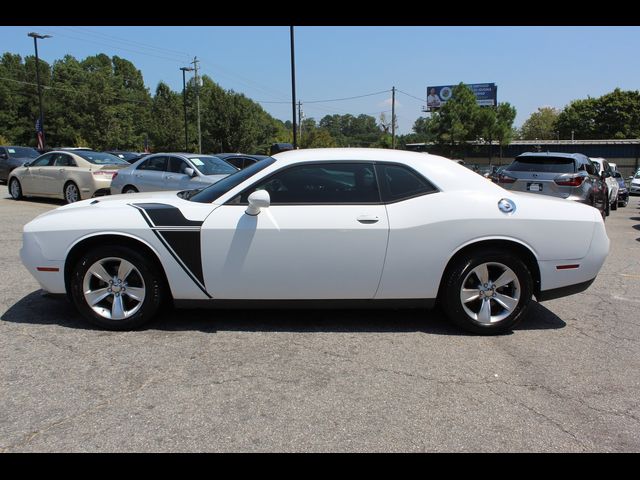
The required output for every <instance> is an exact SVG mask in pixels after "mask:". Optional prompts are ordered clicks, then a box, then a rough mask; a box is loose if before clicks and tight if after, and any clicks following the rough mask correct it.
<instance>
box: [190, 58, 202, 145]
mask: <svg viewBox="0 0 640 480" xmlns="http://www.w3.org/2000/svg"><path fill="white" fill-rule="evenodd" d="M199 62H200V60H198V57H193V62H191V63H193V69H194V70H195V80H196V105H197V109H198V153H202V130H201V129H200V77H198V63H199Z"/></svg>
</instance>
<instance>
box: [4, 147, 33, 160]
mask: <svg viewBox="0 0 640 480" xmlns="http://www.w3.org/2000/svg"><path fill="white" fill-rule="evenodd" d="M7 153H8V154H9V156H10V157H22V158H25V157H26V158H37V157H39V156H40V154H39V153H38V151H37V150H34V149H33V148H28V147H7Z"/></svg>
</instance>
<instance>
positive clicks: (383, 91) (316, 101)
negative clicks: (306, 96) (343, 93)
mask: <svg viewBox="0 0 640 480" xmlns="http://www.w3.org/2000/svg"><path fill="white" fill-rule="evenodd" d="M390 91H391V90H382V91H380V92H374V93H366V94H364V95H357V96H355V97H344V98H330V99H327V100H310V101H307V102H304V103H327V102H341V101H343V100H353V99H355V98H363V97H372V96H374V95H380V94H382V93H388V92H390Z"/></svg>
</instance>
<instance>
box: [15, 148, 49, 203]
mask: <svg viewBox="0 0 640 480" xmlns="http://www.w3.org/2000/svg"><path fill="white" fill-rule="evenodd" d="M55 157H56V153H48V154H46V155H42V156H40V157H38V158H36V159H35V160H34V161H33V163H31V165H30V166H29V167H26V170H25V171H24V172H23V173H22V175H21V177H20V184H21V185H22V193H24V194H25V195H32V194H33V195H41V194H44V193H45V182H44V181H43V178H42V176H43V169H46V168H51V166H52V165H53V162H54V160H55Z"/></svg>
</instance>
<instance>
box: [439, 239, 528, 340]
mask: <svg viewBox="0 0 640 480" xmlns="http://www.w3.org/2000/svg"><path fill="white" fill-rule="evenodd" d="M532 291H533V280H532V277H531V273H530V272H529V269H528V268H527V266H526V265H525V264H524V262H522V260H520V259H519V258H518V257H517V256H516V255H514V254H511V253H509V252H504V251H499V250H481V251H475V252H470V253H467V254H465V255H463V256H461V257H460V258H458V259H456V260H454V263H453V264H452V265H451V267H450V268H448V269H447V272H446V273H445V278H444V284H443V289H442V293H441V301H442V306H443V308H444V311H445V312H446V314H447V316H448V317H449V318H450V319H451V321H453V323H455V324H456V325H458V326H459V327H461V328H463V329H464V330H467V331H470V332H473V333H479V334H481V335H495V334H500V333H505V332H508V331H510V330H511V329H512V328H513V327H514V326H515V325H516V324H517V323H518V322H519V321H520V320H522V318H523V314H524V312H525V310H526V307H527V306H528V305H529V303H530V302H531V296H532Z"/></svg>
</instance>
